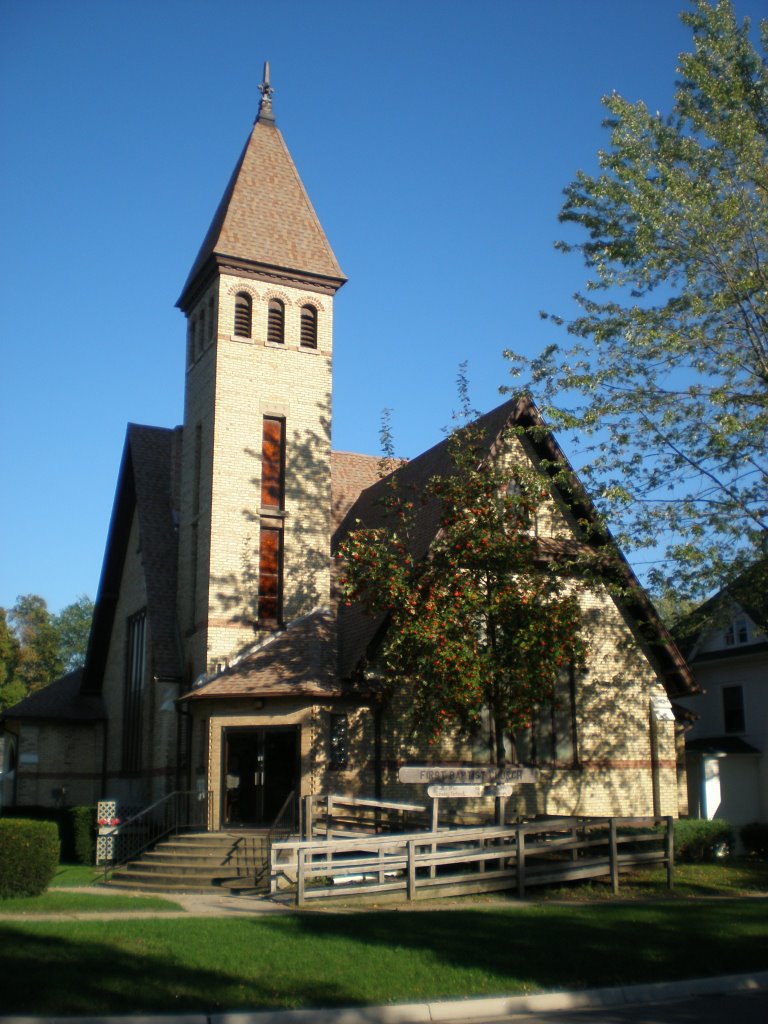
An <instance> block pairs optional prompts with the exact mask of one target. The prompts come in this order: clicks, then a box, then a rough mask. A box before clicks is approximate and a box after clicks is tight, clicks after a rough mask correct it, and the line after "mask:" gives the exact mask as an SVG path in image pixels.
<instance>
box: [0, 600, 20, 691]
mask: <svg viewBox="0 0 768 1024" xmlns="http://www.w3.org/2000/svg"><path fill="white" fill-rule="evenodd" d="M18 663H19V641H18V640H17V639H16V634H15V633H14V632H13V630H12V629H11V627H10V625H9V624H8V616H7V615H6V611H5V608H0V711H4V710H5V709H6V708H9V707H12V706H13V705H14V704H16V703H18V701H20V700H21V699H22V697H23V696H24V687H23V685H22V683H21V682H20V681H19V679H18V678H17V676H16V667H17V665H18Z"/></svg>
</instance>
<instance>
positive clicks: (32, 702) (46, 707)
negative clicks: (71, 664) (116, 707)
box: [0, 668, 107, 723]
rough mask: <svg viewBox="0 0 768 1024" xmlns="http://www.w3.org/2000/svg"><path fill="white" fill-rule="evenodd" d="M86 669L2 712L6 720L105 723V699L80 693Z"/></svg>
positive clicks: (62, 678) (56, 682)
mask: <svg viewBox="0 0 768 1024" xmlns="http://www.w3.org/2000/svg"><path fill="white" fill-rule="evenodd" d="M82 679H83V670H82V669H80V668H78V669H75V670H74V671H73V672H68V673H67V675H65V676H62V677H61V679H57V680H56V681H55V682H53V683H50V684H49V685H48V686H45V687H43V689H42V690H38V691H37V693H32V694H30V696H29V697H25V698H24V700H21V701H19V703H18V704H14V706H13V707H12V708H9V709H8V710H7V711H5V712H3V714H2V715H0V718H3V719H8V720H11V719H16V720H19V719H23V720H25V721H26V720H29V719H34V720H36V721H44V720H50V721H56V722H74V723H76V722H83V723H92V722H102V721H104V720H105V719H106V717H107V715H106V710H105V708H104V702H103V700H102V699H101V697H100V696H98V695H93V694H83V693H81V683H82Z"/></svg>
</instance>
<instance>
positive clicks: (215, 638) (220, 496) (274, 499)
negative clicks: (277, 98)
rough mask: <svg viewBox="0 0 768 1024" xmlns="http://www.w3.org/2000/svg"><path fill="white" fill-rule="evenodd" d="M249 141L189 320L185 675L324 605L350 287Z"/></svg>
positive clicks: (288, 182)
mask: <svg viewBox="0 0 768 1024" xmlns="http://www.w3.org/2000/svg"><path fill="white" fill-rule="evenodd" d="M259 89H260V91H261V102H260V105H259V112H258V115H257V117H256V121H255V123H254V125H253V128H252V130H251V133H250V136H249V137H248V140H247V142H246V144H245V147H244V149H243V151H242V153H241V155H240V158H239V160H238V162H237V165H236V166H235V169H234V171H233V173H232V177H231V178H230V181H229V184H228V185H227V188H226V190H225V192H224V195H223V197H222V199H221V202H220V203H219V206H218V209H217V210H216V213H215V214H214V217H213V220H212V222H211V226H210V227H209V229H208V232H207V234H206V236H205V239H204V241H203V244H202V246H201V248H200V251H199V253H198V255H197V258H196V259H195V261H194V264H193V266H192V270H191V271H190V274H189V277H188V278H187V281H186V284H185V285H184V289H183V291H182V293H181V297H180V298H179V301H178V303H177V305H178V306H179V308H180V309H181V310H182V312H183V313H184V314H185V315H186V318H187V353H186V387H185V401H184V429H183V440H182V456H181V492H180V494H181V497H180V521H179V598H178V609H177V611H178V621H179V624H180V628H181V633H182V637H183V642H184V646H185V658H186V663H187V666H188V671H189V672H190V673H191V674H192V677H193V678H194V677H195V676H197V675H199V674H200V673H202V672H207V671H211V670H213V669H215V668H216V667H218V666H219V665H223V664H226V663H227V662H228V661H229V660H230V659H232V658H233V657H236V656H237V655H238V654H239V653H240V652H242V651H243V650H244V649H245V648H247V647H249V646H251V645H253V643H254V642H255V641H257V640H258V639H259V637H260V636H266V635H267V634H268V632H269V631H273V630H275V629H279V628H281V627H282V626H283V625H284V624H286V623H288V622H290V621H292V620H294V619H296V618H298V617H300V616H302V615H305V614H307V613H308V612H310V611H312V610H313V609H314V608H324V607H328V605H329V604H330V504H331V497H330V484H331V481H330V431H331V363H332V353H333V297H334V295H335V293H336V291H337V290H338V289H339V288H340V287H341V285H343V284H344V282H345V280H346V278H345V277H344V275H343V273H342V271H341V269H340V267H339V265H338V263H337V261H336V258H335V256H334V254H333V251H332V250H331V247H330V245H329V244H328V241H327V239H326V237H325V234H324V232H323V229H322V227H321V226H320V223H319V221H318V219H317V216H316V214H315V211H314V210H313V208H312V205H311V203H310V201H309V198H308V196H307V194H306V192H305V190H304V186H303V185H302V182H301V179H300V178H299V175H298V172H297V171H296V168H295V166H294V163H293V160H292V159H291V156H290V154H289V152H288V149H287V148H286V145H285V142H284V141H283V137H282V135H281V133H280V130H279V129H278V127H277V124H276V122H275V117H274V113H273V110H272V95H273V88H272V85H271V83H270V78H269V64H268V63H267V64H265V66H264V79H263V81H262V83H261V85H260V86H259Z"/></svg>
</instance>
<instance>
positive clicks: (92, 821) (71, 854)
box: [62, 807, 96, 864]
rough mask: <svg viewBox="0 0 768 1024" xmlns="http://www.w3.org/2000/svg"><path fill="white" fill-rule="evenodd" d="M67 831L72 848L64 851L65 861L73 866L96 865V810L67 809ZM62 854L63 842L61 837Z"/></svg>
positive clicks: (92, 808)
mask: <svg viewBox="0 0 768 1024" xmlns="http://www.w3.org/2000/svg"><path fill="white" fill-rule="evenodd" d="M67 812H68V818H69V825H70V828H69V831H70V832H71V839H72V847H71V850H67V851H66V856H65V859H66V860H71V861H72V862H73V863H75V864H95V863H96V808H95V807H68V808H67ZM62 854H64V842H63V837H62Z"/></svg>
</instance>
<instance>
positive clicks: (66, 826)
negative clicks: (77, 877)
mask: <svg viewBox="0 0 768 1024" xmlns="http://www.w3.org/2000/svg"><path fill="white" fill-rule="evenodd" d="M8 813H9V814H12V815H13V817H14V818H24V819H25V820H26V819H32V820H33V821H55V822H56V825H57V826H58V829H59V839H60V840H61V859H62V861H64V863H66V864H88V865H93V864H95V863H96V808H95V807H39V806H37V805H32V804H30V805H24V806H19V807H9V808H8Z"/></svg>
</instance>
